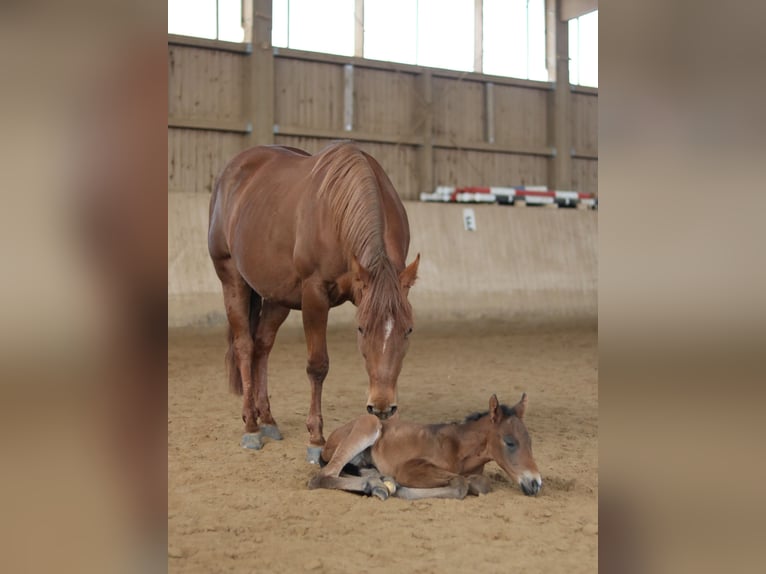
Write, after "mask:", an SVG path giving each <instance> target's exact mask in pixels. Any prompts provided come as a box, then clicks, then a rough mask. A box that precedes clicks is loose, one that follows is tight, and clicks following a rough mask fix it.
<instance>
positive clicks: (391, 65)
mask: <svg viewBox="0 0 766 574" xmlns="http://www.w3.org/2000/svg"><path fill="white" fill-rule="evenodd" d="M274 57H275V58H285V59H293V60H306V61H309V62H326V63H329V64H340V65H344V64H353V65H354V67H355V68H371V69H376V70H388V71H390V72H402V73H409V74H422V73H423V72H424V71H425V70H429V71H430V72H431V74H432V75H433V76H434V77H439V78H454V79H458V80H471V81H474V82H493V83H495V84H499V85H504V86H519V87H522V88H531V89H535V90H553V83H552V82H539V81H536V80H522V79H520V78H509V77H506V76H493V75H490V74H477V73H475V72H458V71H455V70H445V69H442V68H430V67H427V66H414V65H412V64H401V63H399V62H384V61H382V60H367V59H365V58H354V57H351V56H338V55H336V54H321V53H319V52H307V51H304V50H293V49H292V48H279V47H275V48H274Z"/></svg>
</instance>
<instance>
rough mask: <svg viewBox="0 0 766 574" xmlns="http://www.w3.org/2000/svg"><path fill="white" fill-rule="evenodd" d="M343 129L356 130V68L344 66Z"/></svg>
mask: <svg viewBox="0 0 766 574" xmlns="http://www.w3.org/2000/svg"><path fill="white" fill-rule="evenodd" d="M343 129H344V130H345V131H347V132H350V131H351V130H353V129H354V66H353V65H351V64H345V65H344V66H343Z"/></svg>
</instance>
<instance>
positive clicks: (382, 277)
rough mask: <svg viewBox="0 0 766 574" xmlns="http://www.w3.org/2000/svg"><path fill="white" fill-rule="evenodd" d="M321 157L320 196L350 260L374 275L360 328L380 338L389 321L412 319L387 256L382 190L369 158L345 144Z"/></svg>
mask: <svg viewBox="0 0 766 574" xmlns="http://www.w3.org/2000/svg"><path fill="white" fill-rule="evenodd" d="M320 155H321V156H322V157H321V158H320V160H319V161H318V162H317V163H316V165H315V166H314V168H313V170H312V175H315V174H318V173H321V172H322V171H324V178H323V179H322V183H321V184H320V186H319V191H318V194H319V196H320V197H323V198H325V199H326V200H327V201H328V202H329V206H330V210H331V212H332V214H333V218H334V223H335V228H336V231H337V233H338V236H339V237H340V238H341V240H342V242H343V243H344V246H345V249H346V252H347V253H346V255H347V256H348V257H349V259H350V258H351V257H352V256H354V257H356V259H357V261H358V262H359V263H360V264H361V265H362V267H364V268H365V269H366V270H367V271H368V272H369V274H370V284H369V288H368V290H367V293H366V294H365V296H364V297H363V298H362V300H361V301H360V302H359V305H358V308H357V318H358V320H359V323H360V324H361V325H363V326H364V327H365V329H367V330H368V331H369V332H371V333H378V332H380V331H381V329H380V327H381V326H382V324H383V323H384V322H385V321H386V320H387V319H388V318H389V317H393V319H394V321H397V320H399V321H401V320H409V319H411V315H412V308H411V307H410V305H409V304H408V303H407V301H406V299H405V298H404V297H402V294H401V287H400V283H399V273H398V272H397V270H396V269H395V268H394V265H393V264H392V263H391V260H390V259H389V258H388V255H387V254H386V250H385V244H384V239H383V230H384V221H383V205H382V203H381V200H380V189H379V187H378V180H377V179H376V177H375V173H374V172H373V171H372V168H371V167H370V164H369V163H368V161H367V158H366V157H365V155H364V154H363V153H362V151H361V150H360V149H359V148H357V147H356V146H354V145H352V144H349V143H347V142H339V143H334V144H331V145H330V146H328V147H327V148H325V149H324V150H323V151H322V153H321V154H320Z"/></svg>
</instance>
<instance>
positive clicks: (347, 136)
mask: <svg viewBox="0 0 766 574" xmlns="http://www.w3.org/2000/svg"><path fill="white" fill-rule="evenodd" d="M274 134H277V135H283V136H295V137H305V138H320V139H331V140H356V141H363V142H372V143H389V144H404V145H421V144H422V143H423V139H422V138H421V137H419V136H400V135H395V134H381V133H377V132H376V133H370V132H360V131H345V130H332V129H322V128H307V127H304V126H283V125H275V126H274Z"/></svg>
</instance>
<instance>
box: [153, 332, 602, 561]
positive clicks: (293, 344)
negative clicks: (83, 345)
mask: <svg viewBox="0 0 766 574" xmlns="http://www.w3.org/2000/svg"><path fill="white" fill-rule="evenodd" d="M597 340H598V336H597V332H596V327H595V324H581V325H571V324H570V325H567V326H555V325H547V326H536V327H531V326H521V325H516V324H511V323H502V322H489V323H488V322H483V323H471V324H457V323H452V324H435V323H432V324H427V325H420V324H417V325H416V331H415V333H414V334H413V336H412V344H411V346H410V351H409V354H408V356H407V358H406V360H405V365H404V369H403V371H402V375H401V377H400V379H399V407H400V412H401V416H402V417H403V418H406V419H409V420H414V421H418V422H423V423H431V422H448V421H455V420H459V419H462V418H463V417H464V416H465V415H466V414H468V413H470V412H474V411H477V410H486V409H487V405H488V401H489V397H490V395H491V394H492V393H497V395H498V397H499V398H500V400H501V402H504V403H507V404H514V403H515V402H516V401H517V400H518V399H519V398H520V396H521V393H522V392H526V393H527V394H528V395H529V406H528V411H527V414H526V418H525V420H526V424H527V427H528V429H529V432H530V435H531V436H532V440H533V444H534V456H535V460H536V462H537V465H538V467H539V468H540V472H541V474H542V476H543V489H542V491H541V493H540V495H538V496H537V497H527V496H524V495H523V494H522V493H521V490H520V489H519V487H518V486H517V485H516V484H512V483H511V482H509V480H508V479H507V477H506V476H505V474H503V472H502V471H501V470H500V469H499V467H497V466H496V465H495V464H494V463H490V464H489V465H487V467H486V470H485V474H487V475H488V476H489V477H490V479H491V482H492V492H491V493H489V494H488V495H485V496H481V497H468V498H466V499H465V500H462V501H458V500H425V501H416V502H408V501H404V500H399V499H389V500H387V501H380V500H378V499H375V498H366V497H361V496H357V495H354V494H350V493H345V492H336V491H327V490H317V491H309V490H307V488H306V483H307V481H308V479H309V477H310V476H312V474H313V473H314V472H315V471H316V467H314V466H312V465H309V464H308V463H306V462H305V460H304V457H305V445H306V443H307V440H308V433H307V432H306V430H305V419H306V414H307V412H308V403H309V385H308V382H307V380H306V375H305V370H304V369H305V361H306V351H305V345H304V343H303V335H302V332H300V330H296V329H283V331H282V332H280V335H279V337H278V339H277V343H276V345H275V347H274V350H273V352H272V355H271V362H270V381H269V390H270V396H271V404H272V412H273V413H274V416H275V417H276V419H277V422H278V423H279V426H280V429H281V431H282V434H283V435H284V440H283V441H281V442H274V441H269V442H267V444H266V446H265V447H264V449H263V450H261V451H257V452H256V451H247V450H245V449H242V448H241V447H240V446H239V440H240V437H241V434H242V422H241V419H240V404H241V403H240V398H239V397H236V396H234V395H232V394H230V393H229V392H228V390H227V387H226V375H225V368H224V362H223V356H224V352H225V340H224V335H223V331H221V330H219V329H207V330H174V331H171V332H170V333H169V359H168V361H169V365H168V535H169V546H168V566H169V570H170V571H171V572H206V573H207V572H258V573H271V572H274V573H292V572H401V573H405V572H406V573H409V572H413V573H420V572H422V573H428V572H434V573H436V572H439V573H443V572H509V571H519V572H566V573H574V572H595V571H596V570H597V563H598V562H597V554H598V505H597V498H598V372H597V368H598V358H597ZM328 341H329V343H328V345H329V352H330V374H329V375H328V378H327V381H326V382H325V386H324V394H323V407H324V409H323V414H324V420H325V436H328V435H329V433H330V432H331V431H332V430H333V429H334V428H336V427H338V426H340V425H341V424H342V423H344V422H346V421H348V420H351V419H352V418H354V417H356V416H358V415H359V414H360V413H362V412H364V408H365V404H366V391H367V381H366V373H365V372H364V367H363V364H362V358H361V356H360V355H359V353H358V351H357V349H356V336H355V332H354V329H353V327H350V326H345V327H337V326H336V327H333V328H332V329H331V331H330V333H329V335H328Z"/></svg>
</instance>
